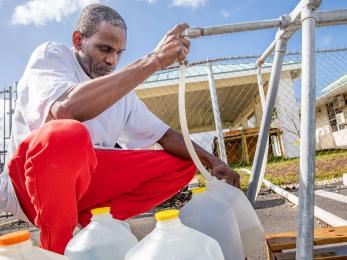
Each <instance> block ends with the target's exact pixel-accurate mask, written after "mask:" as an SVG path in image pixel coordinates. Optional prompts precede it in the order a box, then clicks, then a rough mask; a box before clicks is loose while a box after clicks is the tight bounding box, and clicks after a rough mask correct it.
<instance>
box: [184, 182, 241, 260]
mask: <svg viewBox="0 0 347 260" xmlns="http://www.w3.org/2000/svg"><path fill="white" fill-rule="evenodd" d="M205 190H206V188H195V189H193V190H192V192H193V197H192V199H191V200H190V201H189V203H188V204H187V205H185V206H184V207H183V208H182V209H181V211H180V218H181V221H182V223H183V224H184V225H187V226H188V227H191V228H194V229H196V230H198V231H200V232H202V233H204V234H206V235H208V236H210V237H213V238H214V239H216V240H217V242H218V243H219V245H220V247H221V248H222V251H223V255H224V258H225V260H244V259H245V256H244V253H243V247H242V242H241V237H240V231H239V227H238V222H237V219H236V216H235V214H234V211H233V210H232V209H231V208H230V207H227V206H226V205H225V203H222V202H220V201H217V200H216V199H214V198H213V197H211V196H209V193H208V192H205Z"/></svg>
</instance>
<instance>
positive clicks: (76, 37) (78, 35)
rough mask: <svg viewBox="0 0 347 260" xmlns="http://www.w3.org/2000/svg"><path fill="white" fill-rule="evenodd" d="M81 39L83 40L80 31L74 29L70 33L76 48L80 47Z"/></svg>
mask: <svg viewBox="0 0 347 260" xmlns="http://www.w3.org/2000/svg"><path fill="white" fill-rule="evenodd" d="M82 40H83V35H82V33H81V32H79V31H74V33H73V34H72V42H73V46H74V47H75V49H76V50H81V49H82Z"/></svg>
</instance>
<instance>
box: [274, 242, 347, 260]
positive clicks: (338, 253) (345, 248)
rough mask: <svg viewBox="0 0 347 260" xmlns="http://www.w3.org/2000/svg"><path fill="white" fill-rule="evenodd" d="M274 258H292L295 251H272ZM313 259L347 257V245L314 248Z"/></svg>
mask: <svg viewBox="0 0 347 260" xmlns="http://www.w3.org/2000/svg"><path fill="white" fill-rule="evenodd" d="M274 257H275V259H276V260H294V259H295V252H285V253H278V252H277V253H274ZM313 257H314V259H324V260H340V259H347V245H340V246H332V247H324V248H315V249H314V251H313Z"/></svg>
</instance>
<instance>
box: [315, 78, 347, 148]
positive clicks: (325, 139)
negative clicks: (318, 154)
mask: <svg viewBox="0 0 347 260" xmlns="http://www.w3.org/2000/svg"><path fill="white" fill-rule="evenodd" d="M322 92H323V94H322V95H321V96H320V97H318V98H317V102H316V113H317V119H316V120H317V123H316V126H317V129H316V149H317V150H326V149H345V148H347V74H345V75H344V76H342V77H341V78H339V79H338V80H336V81H334V82H333V83H331V84H330V85H328V86H327V87H326V88H324V89H323V91H322Z"/></svg>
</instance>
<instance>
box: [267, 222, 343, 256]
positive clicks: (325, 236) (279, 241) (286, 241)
mask: <svg viewBox="0 0 347 260" xmlns="http://www.w3.org/2000/svg"><path fill="white" fill-rule="evenodd" d="M266 240H267V242H268V244H269V247H270V250H271V251H281V250H285V249H292V248H295V247H296V232H286V233H278V234H270V235H268V236H266ZM342 242H347V226H344V227H335V228H320V229H315V230H314V244H315V245H325V244H333V243H342Z"/></svg>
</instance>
